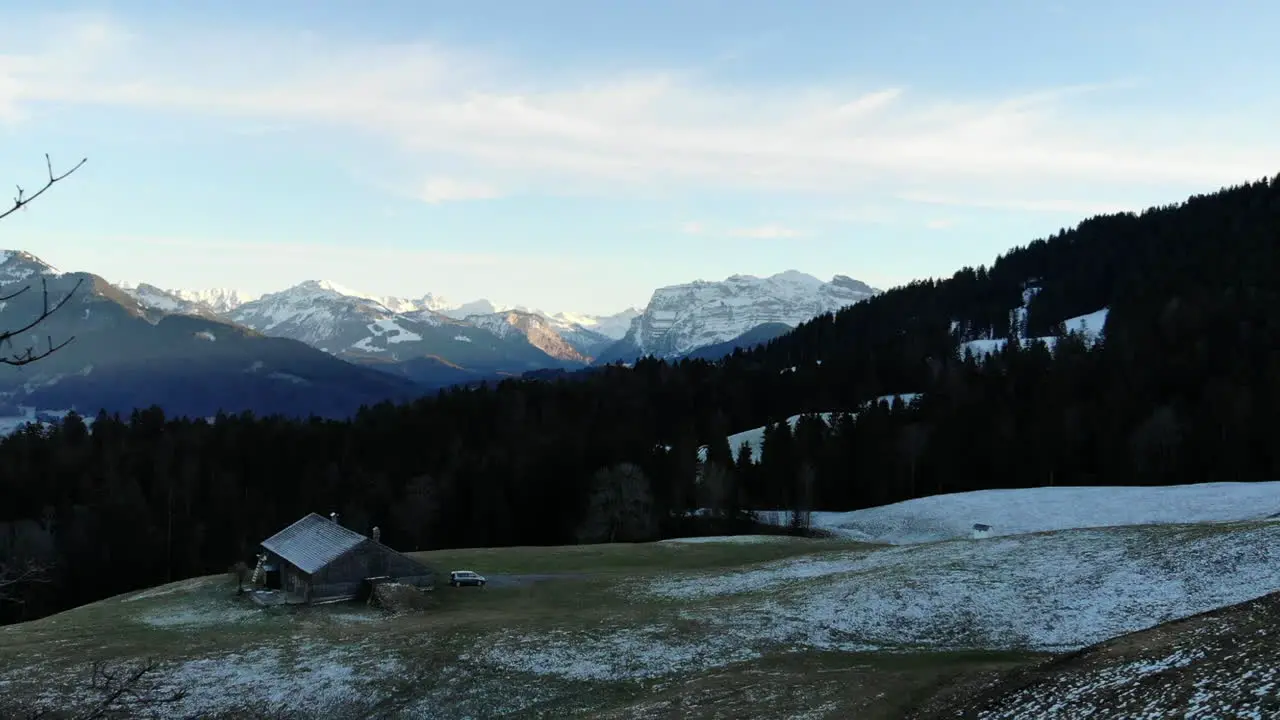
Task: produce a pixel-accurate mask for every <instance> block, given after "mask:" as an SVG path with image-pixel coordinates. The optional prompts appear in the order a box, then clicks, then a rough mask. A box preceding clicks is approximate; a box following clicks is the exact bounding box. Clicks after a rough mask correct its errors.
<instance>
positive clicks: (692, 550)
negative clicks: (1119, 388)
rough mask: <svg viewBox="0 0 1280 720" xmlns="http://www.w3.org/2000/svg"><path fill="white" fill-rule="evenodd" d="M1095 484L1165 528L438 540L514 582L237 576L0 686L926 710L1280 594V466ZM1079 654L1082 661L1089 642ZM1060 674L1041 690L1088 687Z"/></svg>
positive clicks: (48, 627) (610, 712)
mask: <svg viewBox="0 0 1280 720" xmlns="http://www.w3.org/2000/svg"><path fill="white" fill-rule="evenodd" d="M1094 490H1095V491H1096V495H1097V498H1098V500H1099V501H1101V500H1103V499H1104V497H1105V496H1106V495H1107V494H1108V493H1111V492H1124V493H1128V495H1127V496H1125V497H1124V501H1125V502H1126V504H1127V506H1128V507H1129V513H1130V514H1129V516H1128V518H1129V519H1130V520H1137V521H1147V524H1144V525H1136V526H1124V527H1111V528H1089V529H1059V530H1053V531H1049V532H1037V531H1035V529H1036V527H1037V525H1038V523H1042V522H1043V521H1044V516H1043V515H1036V514H1035V513H1032V514H1027V509H1028V508H1034V507H1036V503H1035V502H1033V498H1021V497H1019V496H1018V494H1017V493H1011V494H1008V495H1006V496H1005V498H1004V500H1003V502H1001V503H989V504H988V507H990V508H993V509H994V508H997V507H999V508H1001V511H1000V513H999V514H1000V515H1001V516H1002V517H1004V518H1005V519H1006V523H1007V524H1008V525H1010V526H1011V527H1019V528H1023V529H1025V530H1027V531H1028V533H1027V534H1019V535H1010V536H1006V537H1000V538H993V539H986V540H969V539H945V540H940V541H931V542H914V543H910V544H905V545H896V546H884V545H877V544H872V543H851V542H850V541H848V540H841V539H832V540H804V539H795V538H787V537H781V536H765V537H756V538H754V540H755V542H727V541H714V540H713V541H711V542H666V543H656V544H649V545H606V546H582V547H569V548H511V549H490V550H452V551H436V552H432V553H424V554H422V555H420V557H421V558H422V559H423V560H424V561H426V562H428V563H429V564H431V565H433V566H435V567H437V568H438V569H440V570H444V569H446V568H454V567H468V568H473V569H476V570H478V571H480V572H482V573H485V574H487V575H489V576H490V578H491V587H488V588H485V589H474V588H471V589H468V588H463V589H450V588H447V587H441V588H438V589H437V590H435V591H433V592H432V593H431V596H432V600H431V602H432V608H431V609H429V610H427V611H424V612H421V613H409V614H400V615H390V614H385V613H383V612H382V611H376V610H370V609H367V608H365V607H363V606H361V605H347V606H342V605H339V606H331V607H321V608H313V609H309V610H302V611H296V612H290V613H283V614H282V613H278V612H273V611H269V610H261V609H256V608H255V607H254V606H253V605H252V604H251V603H248V602H247V601H238V600H237V599H236V598H235V596H234V592H233V591H234V588H233V586H232V585H231V584H228V581H227V580H226V579H225V578H222V577H214V578H204V579H195V580H189V581H183V582H180V583H174V584H170V585H165V586H161V587H157V588H153V589H150V590H145V591H141V592H132V593H128V594H126V595H122V596H119V597H115V598H112V599H109V600H105V601H102V602H99V603H95V604H92V605H89V606H86V607H83V608H80V609H77V610H73V611H69V612H67V613H63V614H61V615H58V616H55V617H51V618H47V619H45V620H39V621H35V622H31V623H23V624H19V625H14V626H10V627H5V628H0V641H2V642H0V667H3V668H4V670H3V671H0V688H2V689H3V690H4V693H5V695H6V697H9V698H29V699H31V701H32V702H35V703H37V704H38V703H40V702H41V700H40V698H41V697H44V698H46V700H45V701H44V702H48V701H49V700H48V699H49V698H51V697H58V698H59V701H62V702H71V703H74V702H75V701H77V700H87V699H88V698H89V697H91V693H89V692H87V691H86V690H84V686H83V685H81V684H79V681H78V678H79V677H81V676H82V674H83V673H85V672H87V671H88V669H89V667H90V666H91V665H92V663H93V662H94V661H95V660H99V659H104V660H105V659H110V660H113V661H115V662H121V661H128V660H130V659H141V658H142V657H144V656H154V657H158V658H160V659H161V660H162V665H161V667H160V669H159V670H158V672H157V675H156V678H155V681H156V682H157V683H159V684H160V685H161V686H164V685H166V684H168V685H169V686H180V687H183V688H186V689H187V690H188V695H187V696H186V697H185V698H184V699H183V700H182V702H181V704H180V705H179V708H180V709H182V710H183V711H185V712H200V713H202V714H204V715H206V716H216V713H218V712H224V711H230V710H232V709H234V708H235V707H236V706H237V705H242V706H245V707H252V708H257V709H258V710H259V711H262V710H265V709H267V708H271V707H273V706H286V707H292V708H293V709H294V710H305V711H307V712H312V713H314V712H317V711H322V710H323V711H326V712H329V713H331V714H332V715H331V716H333V717H357V716H361V713H365V715H363V716H368V714H370V713H373V714H377V715H379V716H382V717H437V716H439V717H446V716H447V717H460V716H474V715H491V714H494V713H499V712H503V713H513V714H515V715H517V716H536V715H537V714H538V713H541V712H545V711H547V710H549V709H551V708H555V709H556V712H558V713H561V714H562V716H566V717H616V718H622V717H654V716H660V717H666V716H674V715H683V716H686V717H704V716H705V717H722V716H725V715H726V714H734V716H736V717H744V718H751V717H774V716H776V714H777V712H778V709H779V708H780V707H788V708H803V709H804V711H805V712H807V713H808V714H809V715H808V716H812V717H831V718H836V717H848V716H849V714H850V713H858V716H859V717H886V718H887V717H902V716H903V714H905V713H906V712H908V711H911V710H913V709H916V708H919V707H924V706H926V705H928V703H930V702H932V701H935V700H937V701H946V702H953V701H955V700H957V699H959V698H963V697H964V696H965V695H966V694H967V692H968V690H969V689H970V688H971V687H977V686H990V684H991V683H993V682H1000V681H1002V679H1005V678H1009V677H1017V676H1016V675H1015V676H1009V675H1003V674H1002V672H1003V671H1005V670H1008V669H1011V668H1015V667H1018V666H1022V667H1029V668H1030V667H1034V663H1036V662H1037V661H1039V660H1040V659H1041V658H1043V657H1045V654H1046V653H1070V652H1073V651H1076V650H1079V649H1081V648H1085V647H1087V646H1090V645H1092V644H1094V643H1097V642H1101V641H1106V640H1108V639H1110V638H1114V637H1117V636H1121V635H1124V634H1126V633H1130V632H1135V631H1141V630H1145V629H1148V628H1152V627H1155V626H1157V625H1159V624H1161V623H1165V622H1169V621H1175V620H1177V619H1179V618H1183V617H1186V616H1189V615H1194V614H1196V613H1200V612H1205V611H1209V610H1213V609H1216V608H1219V607H1222V606H1226V605H1230V604H1233V603H1239V602H1246V601H1250V600H1253V599H1254V598H1257V597H1260V596H1262V595H1265V594H1267V593H1271V592H1274V591H1276V590H1278V589H1280V567H1278V566H1277V565H1276V564H1275V563H1274V562H1272V558H1271V553H1270V550H1269V548H1271V547H1273V546H1274V545H1275V543H1276V542H1277V541H1278V540H1280V525H1278V524H1276V523H1274V522H1270V521H1266V520H1257V519H1256V518H1257V517H1259V516H1260V514H1261V513H1262V512H1263V511H1264V505H1265V506H1268V507H1269V506H1274V505H1275V504H1277V503H1280V483H1270V484H1266V485H1242V486H1230V487H1209V488H1201V489H1198V490H1197V489H1191V488H1188V489H1187V490H1186V492H1189V493H1190V492H1201V493H1205V494H1212V495H1213V496H1214V497H1216V498H1218V503H1219V506H1220V509H1219V510H1218V511H1215V512H1214V513H1213V516H1214V517H1215V518H1216V521H1214V522H1200V523H1192V524H1187V523H1188V522H1190V521H1193V520H1195V519H1196V516H1195V515H1194V514H1192V515H1187V516H1186V517H1180V516H1179V514H1178V513H1177V512H1171V511H1169V510H1168V509H1167V506H1166V505H1165V503H1164V500H1165V498H1164V497H1163V496H1162V495H1161V494H1160V492H1158V491H1155V490H1154V489H1152V491H1151V492H1146V491H1147V490H1148V489H1122V490H1112V489H1107V488H1096V489H1094ZM1144 492H1145V494H1144ZM1117 497H1118V496H1117ZM1264 499H1265V500H1266V502H1259V501H1260V500H1264ZM1112 500H1113V502H1115V501H1116V498H1113V499H1112ZM938 502H939V506H940V507H944V506H945V507H950V508H951V510H952V512H951V513H950V514H948V513H945V512H939V513H937V517H939V518H946V519H947V520H948V521H956V520H957V518H964V519H965V520H966V521H967V520H968V518H969V517H971V509H972V507H973V506H974V502H975V501H974V500H972V499H971V498H967V497H964V496H957V497H955V498H951V499H950V500H949V501H948V500H939V501H938ZM978 502H979V504H981V503H986V502H987V501H985V500H982V501H978ZM1096 505H1097V506H1098V507H1103V506H1104V505H1105V503H1102V502H1098V503H1096ZM1148 512H1151V513H1155V514H1151V515H1145V513H1148ZM882 513H883V514H887V515H893V514H897V515H899V516H900V517H902V518H907V517H911V516H912V514H911V513H910V512H909V510H908V509H902V510H894V509H892V508H886V509H884V510H883V511H882ZM1169 521H1173V522H1175V523H1177V522H1180V521H1181V524H1162V523H1166V522H1169ZM926 534H928V533H926ZM745 539H751V538H742V540H745ZM1240 619H1241V620H1247V621H1248V622H1251V623H1256V622H1257V619H1256V618H1255V617H1244V616H1241V618H1240ZM1234 622H1235V621H1234V620H1232V619H1230V618H1226V619H1225V620H1224V623H1226V624H1223V625H1220V627H1222V628H1226V627H1227V626H1228V625H1229V624H1231V623H1234ZM1171 627H1172V626H1171ZM1236 627H1237V631H1243V630H1244V629H1245V627H1246V626H1236ZM1247 627H1253V625H1250V626H1247ZM1219 635H1221V633H1219ZM1191 637H1192V636H1190V635H1187V636H1185V637H1184V639H1183V640H1185V641H1189V640H1190V639H1191ZM1183 640H1180V641H1178V642H1182V641H1183ZM1131 644H1132V643H1131ZM33 648H41V649H42V651H41V652H40V653H38V654H37V653H33V652H31V651H32V649H33ZM1175 651H1176V643H1174V642H1172V641H1171V642H1170V643H1169V654H1171V655H1176V652H1175ZM1142 652H1144V653H1147V655H1150V656H1151V657H1155V656H1156V655H1158V654H1159V653H1158V652H1157V651H1156V650H1153V649H1151V648H1148V649H1146V650H1143V651H1142ZM1067 657H1068V659H1066V660H1063V661H1061V662H1062V663H1066V664H1068V665H1067V667H1071V665H1069V664H1070V663H1075V662H1078V660H1074V659H1070V658H1072V657H1075V658H1079V657H1080V656H1067ZM1178 657H1182V656H1178ZM1219 657H1221V656H1220V655H1219ZM1187 664H1189V663H1184V665H1187ZM1042 667H1043V668H1047V669H1041V670H1033V671H1032V672H1034V673H1038V675H1035V676H1033V677H1040V678H1042V679H1041V680H1040V681H1039V682H1041V683H1058V682H1060V683H1061V687H1062V688H1063V692H1067V691H1068V689H1069V688H1070V687H1074V685H1072V683H1075V682H1077V681H1076V680H1075V679H1074V677H1075V676H1074V674H1073V673H1072V672H1067V673H1065V674H1064V675H1062V676H1061V677H1059V676H1057V675H1056V674H1051V671H1052V672H1056V671H1053V667H1054V666H1052V665H1051V666H1042ZM766 677H771V678H772V680H770V681H769V682H767V683H765V685H764V686H761V685H760V682H761V679H762V678H766ZM1167 679H1168V678H1167V676H1165V680H1163V681H1161V683H1160V684H1159V685H1154V686H1152V687H1153V688H1164V687H1168V685H1167ZM1264 681H1265V677H1264V676H1262V675H1258V676H1256V677H1254V678H1249V679H1246V680H1245V681H1244V682H1243V684H1241V685H1240V686H1238V687H1237V688H1236V691H1237V692H1238V693H1240V694H1241V696H1243V695H1244V694H1245V693H1248V692H1252V691H1253V690H1255V689H1258V688H1262V687H1263V686H1264V685H1265V682H1264ZM1153 682H1154V680H1153ZM971 683H972V684H973V685H971ZM304 687H305V689H306V691H305V692H303V689H304ZM1002 687H1006V688H1007V687H1009V686H1007V685H1006V686H1002ZM64 688H65V690H64ZM60 692H66V693H67V694H66V695H53V693H60ZM1009 697H1010V698H1012V700H1010V702H1012V701H1013V700H1017V699H1018V697H1023V696H1014V695H1010V696H1009ZM1002 702H1003V701H1002ZM1018 702H1023V703H1024V705H1021V707H1028V708H1030V707H1037V706H1036V705H1028V704H1025V703H1026V702H1027V701H1026V700H1019V701H1018ZM1010 707H1013V705H1010Z"/></svg>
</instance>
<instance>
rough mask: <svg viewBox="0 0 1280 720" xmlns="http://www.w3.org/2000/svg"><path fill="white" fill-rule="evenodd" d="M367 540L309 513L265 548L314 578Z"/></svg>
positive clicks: (279, 534)
mask: <svg viewBox="0 0 1280 720" xmlns="http://www.w3.org/2000/svg"><path fill="white" fill-rule="evenodd" d="M367 539H368V538H366V537H365V536H363V535H361V534H360V533H358V532H356V531H354V530H349V529H347V528H344V527H342V526H341V525H339V524H338V523H336V522H334V521H332V520H330V519H329V518H326V517H322V516H320V515H317V514H315V513H309V514H308V515H307V516H306V517H304V518H302V519H301V520H299V521H297V522H295V523H294V524H292V525H290V526H289V527H287V528H285V529H283V530H281V531H280V532H278V533H276V534H275V535H272V536H271V537H269V538H267V539H266V540H263V541H262V547H264V548H266V549H267V550H270V551H271V552H273V553H275V554H276V555H279V556H280V557H282V558H284V559H285V560H286V561H288V562H289V563H291V564H293V565H294V566H295V567H297V568H298V569H299V570H301V571H303V572H305V573H307V574H311V573H314V572H316V571H317V570H319V569H320V568H322V567H324V566H325V565H328V564H329V563H331V562H333V561H334V560H335V559H337V558H338V556H340V555H342V554H343V553H345V552H346V551H348V550H350V549H351V548H353V547H355V546H357V545H359V544H360V543H362V542H364V541H365V540H367Z"/></svg>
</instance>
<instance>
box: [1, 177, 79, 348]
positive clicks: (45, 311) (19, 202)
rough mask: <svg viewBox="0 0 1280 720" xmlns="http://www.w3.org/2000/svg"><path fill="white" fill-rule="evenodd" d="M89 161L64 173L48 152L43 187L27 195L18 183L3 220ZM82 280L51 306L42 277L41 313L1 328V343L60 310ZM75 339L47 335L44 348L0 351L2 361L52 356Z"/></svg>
mask: <svg viewBox="0 0 1280 720" xmlns="http://www.w3.org/2000/svg"><path fill="white" fill-rule="evenodd" d="M88 161H89V158H82V159H81V160H80V162H78V163H76V164H75V167H73V168H71V169H70V170H68V171H66V172H64V173H62V174H61V175H54V174H53V161H52V160H50V159H49V154H48V153H45V156H44V163H45V168H47V169H48V171H49V179H48V180H47V181H46V182H45V184H44V186H43V187H41V188H40V189H39V190H37V191H35V193H33V194H31V195H27V194H26V192H25V191H24V190H23V189H22V186H21V185H19V186H18V195H17V197H15V198H14V199H13V207H11V208H9V209H8V210H5V211H4V212H0V220H3V219H4V218H6V217H8V216H9V215H12V214H13V213H15V212H17V211H18V210H19V209H21V208H24V207H26V206H27V205H28V204H29V203H30V202H31V201H32V200H35V199H36V198H38V197H40V196H41V195H43V194H44V192H45V191H46V190H48V189H49V188H51V187H53V185H54V183H56V182H58V181H59V180H62V179H63V178H65V177H67V176H68V175H70V174H71V173H73V172H75V171H76V170H79V169H80V166H82V165H84V164H85V163H86V162H88ZM83 282H84V279H83V278H81V279H79V280H77V281H76V285H75V287H73V288H71V291H70V292H68V293H67V294H66V295H64V296H63V297H62V299H61V300H59V301H58V302H57V303H55V304H54V305H53V306H50V305H49V282H48V279H47V278H43V277H42V278H40V286H41V289H42V290H43V301H44V302H43V304H42V305H41V309H40V313H39V315H37V316H36V318H35V319H34V320H32V321H31V322H29V323H27V324H26V325H24V326H23V327H20V328H18V329H16V330H5V331H3V332H0V346H3V347H9V348H12V347H13V338H15V337H17V336H19V335H23V334H25V333H27V332H30V331H31V330H33V329H35V327H36V326H37V325H39V324H40V323H42V322H44V321H45V320H47V319H48V318H49V316H50V315H52V314H54V313H55V312H57V311H58V310H59V309H60V308H61V307H62V306H63V305H66V304H67V302H68V301H70V300H71V296H72V295H75V293H76V290H79V289H80V285H81V284H82V283H83ZM30 289H31V286H30V285H28V286H26V287H24V288H22V289H21V290H18V291H16V292H12V293H9V294H8V295H4V296H2V297H0V302H5V301H8V300H12V299H14V298H16V297H18V296H19V295H22V294H23V293H25V292H27V291H28V290H30ZM72 340H75V336H72V337H69V338H67V339H66V340H63V341H62V342H60V343H58V344H57V345H54V344H53V338H52V337H49V336H46V337H45V342H46V345H45V349H44V350H37V348H36V345H35V344H32V345H29V346H27V347H26V348H25V349H23V350H19V351H13V352H10V353H9V354H7V355H0V365H13V366H22V365H29V364H31V363H33V362H36V361H37V360H43V359H44V358H47V357H49V356H50V355H52V354H54V353H55V352H57V351H59V350H61V349H62V348H64V347H66V346H67V343H70V342H71V341H72Z"/></svg>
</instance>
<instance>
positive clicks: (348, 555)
mask: <svg viewBox="0 0 1280 720" xmlns="http://www.w3.org/2000/svg"><path fill="white" fill-rule="evenodd" d="M382 575H390V576H391V577H393V578H396V580H397V581H399V582H404V583H408V584H411V585H416V586H419V587H424V586H430V585H431V584H432V583H433V582H434V575H433V573H432V572H431V570H429V569H427V568H425V567H424V566H423V565H421V564H419V563H417V562H414V561H413V560H410V559H409V558H407V557H405V556H403V555H401V554H400V553H397V552H395V551H394V550H391V549H390V548H388V547H386V546H385V545H381V544H379V543H376V542H374V541H373V540H365V541H364V542H362V543H360V544H359V545H357V546H355V547H354V548H352V549H350V550H348V551H347V552H345V553H343V554H342V555H340V556H339V557H337V558H335V559H334V560H333V561H332V562H330V563H329V564H328V565H325V566H324V567H322V568H320V569H319V570H318V571H316V572H315V574H313V575H312V576H311V599H312V600H322V599H326V598H336V597H349V596H355V595H356V594H357V593H358V592H359V591H360V584H361V583H362V582H363V581H364V579H365V578H368V577H379V576H382Z"/></svg>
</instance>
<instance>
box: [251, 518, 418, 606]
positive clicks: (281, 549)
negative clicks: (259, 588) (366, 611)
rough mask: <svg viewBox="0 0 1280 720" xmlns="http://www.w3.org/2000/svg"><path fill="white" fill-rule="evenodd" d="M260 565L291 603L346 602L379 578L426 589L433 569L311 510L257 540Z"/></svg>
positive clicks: (375, 535) (375, 534) (375, 536)
mask: <svg viewBox="0 0 1280 720" xmlns="http://www.w3.org/2000/svg"><path fill="white" fill-rule="evenodd" d="M262 549H263V551H264V552H263V557H262V558H261V562H260V563H259V565H260V567H263V568H264V569H265V570H266V571H267V572H266V573H265V574H264V579H265V580H266V581H267V587H269V588H272V589H278V590H281V591H283V592H284V593H286V594H287V595H288V596H289V598H290V601H291V602H302V603H318V602H332V601H337V600H350V599H352V598H355V597H356V596H357V595H359V594H360V592H361V589H362V587H365V586H366V585H367V584H372V583H374V582H379V581H388V580H393V581H395V582H399V583H404V584H407V585H414V586H417V587H431V586H432V585H433V584H434V583H435V573H434V572H433V571H432V570H431V569H430V568H428V567H427V566H426V565H423V564H422V563H420V562H418V561H417V560H414V559H413V558H411V557H409V556H407V555H404V554H402V553H399V552H396V551H395V550H392V549H391V548H389V547H387V546H386V545H383V544H382V542H381V538H380V537H379V535H378V531H377V528H375V529H374V532H373V536H372V537H366V536H364V535H361V534H360V533H358V532H356V531H354V530H352V529H350V528H346V527H343V526H342V525H341V524H339V523H338V518H337V516H336V515H334V516H330V517H327V518H326V517H323V516H321V515H317V514H316V513H310V514H308V515H307V516H306V517H304V518H302V519H301V520H299V521H297V522H295V523H294V524H292V525H290V526H289V527H287V528H285V529H283V530H281V531H280V532H278V533H276V534H275V535H272V536H271V537H269V538H267V539H266V540H263V541H262Z"/></svg>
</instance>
